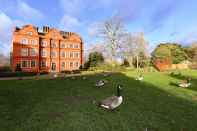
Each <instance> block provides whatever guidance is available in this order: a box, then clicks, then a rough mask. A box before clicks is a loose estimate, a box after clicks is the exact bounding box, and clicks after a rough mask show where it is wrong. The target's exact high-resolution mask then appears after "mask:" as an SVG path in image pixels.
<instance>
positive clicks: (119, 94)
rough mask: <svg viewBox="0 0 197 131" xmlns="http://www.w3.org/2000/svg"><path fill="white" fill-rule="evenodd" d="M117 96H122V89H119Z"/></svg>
mask: <svg viewBox="0 0 197 131" xmlns="http://www.w3.org/2000/svg"><path fill="white" fill-rule="evenodd" d="M117 96H118V97H119V96H121V89H120V88H119V87H118V88H117Z"/></svg>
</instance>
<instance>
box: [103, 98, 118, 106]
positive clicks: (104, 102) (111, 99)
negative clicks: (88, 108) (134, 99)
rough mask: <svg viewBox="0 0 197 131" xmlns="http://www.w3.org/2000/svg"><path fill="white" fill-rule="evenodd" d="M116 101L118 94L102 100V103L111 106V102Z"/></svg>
mask: <svg viewBox="0 0 197 131" xmlns="http://www.w3.org/2000/svg"><path fill="white" fill-rule="evenodd" d="M116 101H118V97H117V96H112V97H108V98H106V99H105V100H103V101H101V105H105V106H111V104H112V103H114V102H115V103H116Z"/></svg>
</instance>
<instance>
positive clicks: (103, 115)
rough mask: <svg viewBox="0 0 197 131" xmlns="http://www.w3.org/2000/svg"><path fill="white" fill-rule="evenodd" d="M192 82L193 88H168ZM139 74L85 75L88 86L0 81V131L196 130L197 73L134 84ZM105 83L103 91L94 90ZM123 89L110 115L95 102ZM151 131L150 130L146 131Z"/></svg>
mask: <svg viewBox="0 0 197 131" xmlns="http://www.w3.org/2000/svg"><path fill="white" fill-rule="evenodd" d="M184 76H190V77H192V86H191V87H190V88H178V87H176V86H173V85H170V83H171V82H178V81H180V80H181V79H182V77H184ZM135 77H136V72H135V71H127V72H122V73H117V74H113V75H111V76H109V77H105V78H104V77H103V75H101V74H91V75H88V74H87V80H82V78H81V77H77V78H76V80H71V79H70V78H66V79H65V80H61V79H60V78H58V79H56V80H18V81H17V80H9V81H0V131H145V128H148V129H152V130H150V131H156V130H154V129H158V130H159V131H181V129H182V128H186V129H187V130H186V131H195V130H197V71H193V70H186V71H182V76H170V75H169V73H158V72H154V73H146V74H144V78H145V80H144V81H142V82H139V81H135ZM100 79H106V80H108V81H109V83H108V84H107V85H106V86H105V87H104V88H102V89H97V88H96V87H95V86H94V84H95V82H96V81H97V80H100ZM117 84H122V85H123V97H124V101H123V104H122V105H121V106H120V107H119V108H118V109H117V110H115V111H106V110H103V109H100V108H98V107H97V106H96V102H97V101H99V100H102V99H104V98H106V97H108V96H111V95H113V94H115V93H116V92H115V91H116V85H117ZM148 131H149V130H148Z"/></svg>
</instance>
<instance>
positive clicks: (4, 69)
mask: <svg viewBox="0 0 197 131" xmlns="http://www.w3.org/2000/svg"><path fill="white" fill-rule="evenodd" d="M11 71H12V69H11V68H10V67H9V66H3V67H0V72H11Z"/></svg>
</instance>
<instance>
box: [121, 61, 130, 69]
mask: <svg viewBox="0 0 197 131" xmlns="http://www.w3.org/2000/svg"><path fill="white" fill-rule="evenodd" d="M121 66H124V67H129V66H130V64H129V61H128V60H127V59H124V60H123V63H122V65H121Z"/></svg>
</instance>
